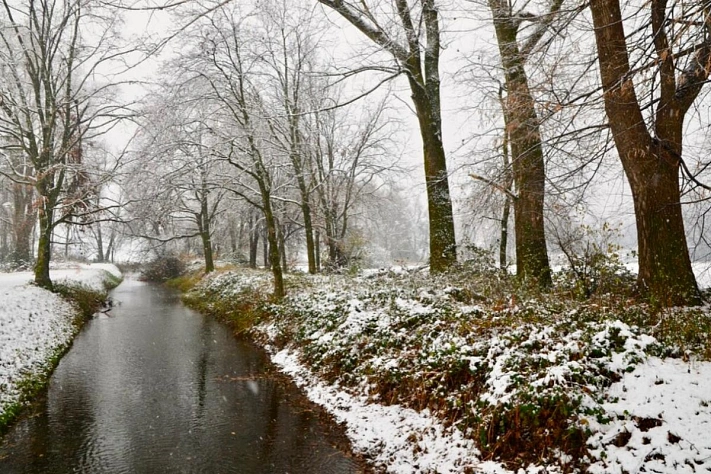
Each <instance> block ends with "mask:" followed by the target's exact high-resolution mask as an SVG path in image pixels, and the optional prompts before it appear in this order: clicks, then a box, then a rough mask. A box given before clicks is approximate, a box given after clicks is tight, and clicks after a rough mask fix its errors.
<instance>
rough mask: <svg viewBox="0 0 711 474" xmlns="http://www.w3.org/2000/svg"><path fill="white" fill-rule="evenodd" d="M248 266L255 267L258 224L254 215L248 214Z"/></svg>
mask: <svg viewBox="0 0 711 474" xmlns="http://www.w3.org/2000/svg"><path fill="white" fill-rule="evenodd" d="M249 225H250V230H249V268H257V254H258V253H259V226H258V225H257V223H256V222H255V221H254V217H253V216H252V215H251V214H250V216H249Z"/></svg>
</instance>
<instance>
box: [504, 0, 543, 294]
mask: <svg viewBox="0 0 711 474" xmlns="http://www.w3.org/2000/svg"><path fill="white" fill-rule="evenodd" d="M490 7H491V10H492V14H493V15H494V29H495V31H496V38H497V43H498V45H499V54H500V55H501V64H502V66H503V68H504V77H505V80H506V93H507V94H506V101H505V102H506V103H505V111H504V115H505V124H506V132H505V133H507V135H508V142H509V143H508V144H509V146H510V149H511V162H512V168H513V180H514V183H515V185H516V194H517V196H518V198H517V199H516V200H515V201H514V203H513V206H514V228H515V230H516V273H517V275H518V277H519V278H521V279H523V280H534V281H536V282H537V283H538V284H540V285H541V286H544V287H547V286H550V285H551V269H550V264H549V261H548V251H547V248H546V235H545V223H544V220H543V207H544V198H545V180H546V171H545V163H544V159H543V146H542V144H541V133H540V125H539V119H538V115H537V114H536V109H535V105H534V100H533V96H532V95H531V91H530V90H529V88H528V78H527V76H526V71H525V69H524V58H523V56H522V54H521V51H520V50H519V47H518V43H517V39H516V35H517V33H518V26H517V25H518V23H519V22H518V19H512V18H511V17H510V15H508V16H507V15H505V14H503V12H502V11H501V8H500V6H499V5H497V3H496V2H493V1H490Z"/></svg>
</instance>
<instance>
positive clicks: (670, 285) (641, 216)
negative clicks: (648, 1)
mask: <svg viewBox="0 0 711 474" xmlns="http://www.w3.org/2000/svg"><path fill="white" fill-rule="evenodd" d="M652 5H653V6H652V8H653V9H654V8H655V7H656V8H658V9H659V10H658V11H657V12H656V14H657V16H658V18H657V19H656V20H657V23H655V24H653V27H654V28H655V29H656V30H657V35H656V36H655V47H656V48H657V51H658V55H659V66H658V67H659V68H660V70H661V72H662V73H661V75H660V77H661V81H662V84H661V87H660V89H661V96H660V103H659V105H658V110H657V115H656V117H655V122H654V126H655V132H656V133H657V135H658V136H657V137H652V135H651V133H650V132H649V130H648V128H647V125H646V123H645V120H644V116H643V115H642V111H641V107H640V105H639V101H638V99H637V95H636V93H635V89H634V84H633V82H632V75H631V74H630V65H629V56H628V52H627V43H626V37H625V32H624V26H623V22H622V13H621V10H620V5H619V1H618V0H593V1H592V2H591V4H590V10H591V12H592V16H593V23H594V26H595V40H596V43H597V49H598V58H599V62H600V76H601V79H602V86H603V91H604V99H605V111H606V113H607V118H608V120H609V123H610V128H611V130H612V134H613V137H614V140H615V145H616V147H617V151H618V154H619V156H620V160H621V161H622V165H623V167H624V170H625V174H626V175H627V179H628V180H629V183H630V187H631V189H632V197H633V200H634V207H635V217H636V219H637V245H638V249H639V274H638V279H637V283H638V289H639V291H640V292H641V293H642V294H644V295H647V296H649V297H651V298H652V299H654V300H656V301H657V302H658V303H660V304H662V305H665V306H675V305H686V304H698V303H700V302H701V297H700V293H699V290H698V286H697V284H696V279H695V277H694V273H693V271H692V268H691V260H690V258H689V250H688V246H687V242H686V233H685V231H684V221H683V217H682V211H681V199H680V192H679V166H680V162H681V156H682V143H681V142H682V125H683V120H684V115H685V113H686V111H687V110H688V107H689V106H690V105H691V103H692V101H693V99H694V98H695V95H689V94H690V93H689V91H690V90H692V89H693V88H695V87H697V86H698V88H697V89H695V90H696V93H697V94H698V91H700V88H701V83H697V84H694V83H693V82H692V81H693V80H697V79H695V78H693V77H691V78H686V79H685V80H684V81H681V84H682V85H681V87H682V90H678V89H677V86H676V84H675V76H674V66H673V62H671V61H673V55H672V54H671V53H670V51H669V49H668V47H669V45H668V44H666V36H665V33H664V30H663V28H664V26H663V25H664V24H665V23H666V20H665V19H664V16H665V15H664V3H659V2H652ZM659 16H660V17H659ZM654 21H655V18H654V12H653V23H654ZM700 51H701V52H703V51H702V50H700ZM706 77H708V74H706ZM698 79H703V80H704V81H705V79H704V78H703V77H701V78H698ZM704 81H702V82H704Z"/></svg>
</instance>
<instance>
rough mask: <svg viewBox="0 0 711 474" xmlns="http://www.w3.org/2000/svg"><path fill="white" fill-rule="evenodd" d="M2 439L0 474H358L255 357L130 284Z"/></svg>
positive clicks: (313, 410) (166, 298)
mask: <svg viewBox="0 0 711 474" xmlns="http://www.w3.org/2000/svg"><path fill="white" fill-rule="evenodd" d="M112 296H113V299H114V301H115V303H116V304H115V306H114V308H113V309H112V310H111V311H110V312H109V314H108V315H104V314H102V315H100V316H98V317H96V318H94V319H92V320H91V321H89V322H88V323H87V324H86V325H85V327H84V328H83V329H82V332H81V333H80V334H79V335H78V336H77V338H76V339H75V340H74V343H73V346H72V348H71V350H70V351H69V352H68V353H67V354H66V355H65V356H64V358H63V359H62V360H61V362H60V363H59V365H58V366H57V369H56V370H55V372H54V374H53V375H52V377H51V379H50V382H49V386H48V389H47V390H46V393H45V394H43V395H42V396H41V397H39V399H38V400H37V402H36V403H34V404H33V406H32V407H31V408H30V409H28V410H27V413H26V414H25V415H24V416H22V417H21V419H20V420H19V421H18V422H17V423H15V425H14V426H13V427H12V428H11V429H10V431H9V432H8V433H7V434H6V435H5V436H4V437H3V438H2V439H0V473H2V474H14V473H22V474H25V473H72V472H81V473H111V474H114V473H132V474H133V473H146V474H153V473H211V474H213V473H215V474H216V473H260V474H261V473H280V474H283V473H292V474H295V473H313V474H318V473H329V474H330V473H334V474H340V473H355V472H362V471H363V468H362V465H361V464H359V463H358V461H356V460H355V459H353V458H352V457H351V456H350V455H349V454H348V443H347V440H346V439H345V436H344V435H343V433H342V432H341V431H342V430H339V429H338V428H337V427H334V426H333V424H332V423H330V422H328V421H327V417H326V416H325V415H324V413H323V412H322V411H321V409H320V408H318V407H316V406H314V405H312V404H311V403H309V402H308V401H307V400H306V399H305V397H304V396H303V395H302V394H301V393H300V392H299V391H298V390H296V388H295V387H294V386H293V385H291V384H290V383H288V382H286V381H285V380H284V378H283V377H282V376H280V375H278V374H275V371H274V369H273V368H270V365H269V363H268V357H267V356H266V355H265V354H264V352H263V351H261V350H260V349H258V348H257V347H256V346H254V345H253V344H252V343H250V342H249V341H246V340H242V339H239V338H235V337H234V336H233V334H232V333H231V331H230V330H229V328H227V327H226V326H224V325H223V324H221V323H218V322H216V321H214V320H213V319H211V318H207V317H204V316H202V315H200V314H198V313H195V312H194V311H191V310H190V309H188V308H186V307H185V306H183V304H182V303H181V302H180V299H179V296H178V294H177V293H176V292H174V291H171V290H169V289H166V288H164V287H162V286H159V285H154V284H149V283H143V282H139V281H137V280H135V279H132V278H126V280H125V281H124V282H123V283H122V284H121V285H120V286H119V287H118V288H116V289H115V290H114V291H113V292H112Z"/></svg>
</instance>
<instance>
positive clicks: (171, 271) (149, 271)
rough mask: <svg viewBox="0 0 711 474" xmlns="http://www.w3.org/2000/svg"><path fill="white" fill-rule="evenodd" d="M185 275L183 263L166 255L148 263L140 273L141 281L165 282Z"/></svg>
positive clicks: (174, 257)
mask: <svg viewBox="0 0 711 474" xmlns="http://www.w3.org/2000/svg"><path fill="white" fill-rule="evenodd" d="M183 273H185V263H183V261H182V260H181V259H180V258H178V257H177V256H175V255H171V254H166V255H160V256H158V257H156V258H155V259H154V260H153V261H151V262H149V263H148V264H147V265H146V266H145V268H144V269H143V271H142V272H141V280H144V281H155V282H160V283H162V282H165V281H168V280H170V279H172V278H177V277H179V276H181V275H182V274H183Z"/></svg>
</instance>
